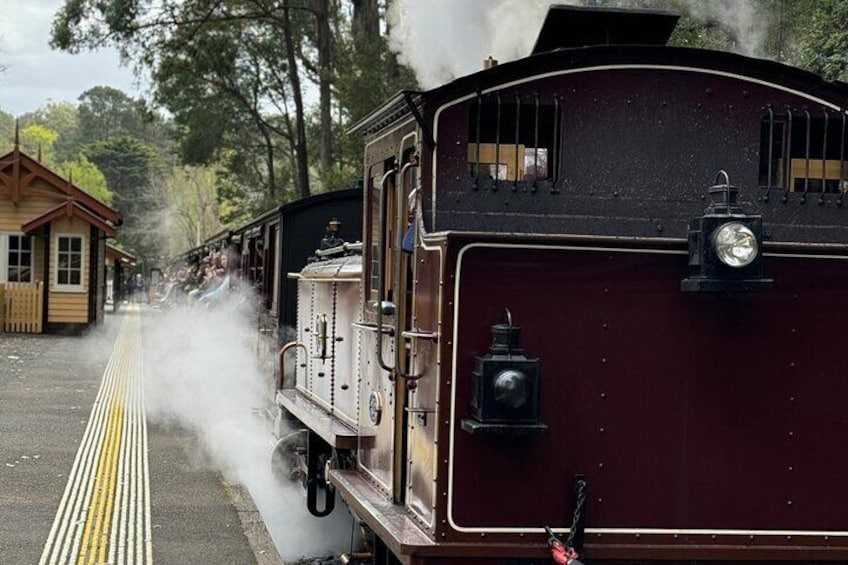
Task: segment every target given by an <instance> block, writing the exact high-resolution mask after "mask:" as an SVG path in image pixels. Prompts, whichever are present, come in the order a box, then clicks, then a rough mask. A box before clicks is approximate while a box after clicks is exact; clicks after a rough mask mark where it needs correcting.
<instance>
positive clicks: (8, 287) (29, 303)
mask: <svg viewBox="0 0 848 565" xmlns="http://www.w3.org/2000/svg"><path fill="white" fill-rule="evenodd" d="M43 304H44V283H43V282H41V281H36V282H34V283H20V282H7V283H0V328H2V330H3V331H4V332H9V333H32V334H40V333H41V319H42V314H43V308H42V305H43Z"/></svg>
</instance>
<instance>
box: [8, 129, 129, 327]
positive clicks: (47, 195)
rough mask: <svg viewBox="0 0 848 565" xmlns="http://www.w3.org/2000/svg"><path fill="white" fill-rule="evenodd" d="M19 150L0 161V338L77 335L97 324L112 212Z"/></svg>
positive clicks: (114, 219) (116, 217)
mask: <svg viewBox="0 0 848 565" xmlns="http://www.w3.org/2000/svg"><path fill="white" fill-rule="evenodd" d="M39 161H40V159H33V158H32V157H30V156H29V155H27V154H26V153H24V152H22V151H21V150H20V144H19V137H18V132H17V128H16V131H15V144H14V149H12V151H11V152H9V153H7V154H5V155H2V156H0V289H2V290H1V291H0V293H2V295H3V297H2V301H0V320H2V327H0V330H4V331H7V332H23V333H79V332H81V331H83V330H85V329H87V328H89V327H91V326H92V325H96V324H97V323H99V322H100V321H102V316H103V313H104V304H105V300H106V286H107V285H106V260H107V246H106V241H107V239H109V238H113V237H115V235H116V233H117V227H118V226H119V225H120V224H121V216H120V214H119V213H118V211H117V210H115V209H113V208H110V207H109V206H107V205H106V204H104V203H103V202H101V201H99V200H97V199H96V198H94V197H92V196H90V195H89V194H87V193H85V192H83V191H82V190H81V189H79V188H78V187H76V186H74V184H73V182H72V180H71V179H65V178H62V177H61V176H59V175H58V174H56V173H55V172H53V171H52V170H50V169H48V168H47V167H45V166H44V165H43V164H42V163H40V162H39Z"/></svg>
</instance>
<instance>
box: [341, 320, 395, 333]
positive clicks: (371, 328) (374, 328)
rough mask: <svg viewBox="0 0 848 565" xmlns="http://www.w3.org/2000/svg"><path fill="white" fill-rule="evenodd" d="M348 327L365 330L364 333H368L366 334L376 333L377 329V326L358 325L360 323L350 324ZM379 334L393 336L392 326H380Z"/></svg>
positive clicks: (393, 329)
mask: <svg viewBox="0 0 848 565" xmlns="http://www.w3.org/2000/svg"><path fill="white" fill-rule="evenodd" d="M350 325H351V326H352V327H354V328H356V329H359V330H365V331H368V332H376V331H377V328H378V326H377V324H366V323H360V322H351V324H350ZM381 333H384V334H386V335H390V336H393V335H395V328H394V326H382V331H381Z"/></svg>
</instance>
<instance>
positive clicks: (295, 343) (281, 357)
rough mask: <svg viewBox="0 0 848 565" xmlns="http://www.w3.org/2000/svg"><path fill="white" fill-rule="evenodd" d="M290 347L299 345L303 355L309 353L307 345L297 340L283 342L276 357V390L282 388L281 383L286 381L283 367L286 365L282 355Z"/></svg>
mask: <svg viewBox="0 0 848 565" xmlns="http://www.w3.org/2000/svg"><path fill="white" fill-rule="evenodd" d="M292 347H300V348H302V349H303V353H304V354H305V355H307V356H308V355H309V349H307V347H306V346H305V345H304V344H302V343H300V342H299V341H290V342H288V343H287V344H285V345H284V346H283V347H282V348H280V353H279V354H278V359H279V363H280V374H279V377H278V378H277V390H283V384H284V383H285V382H286V377H285V374H286V370H285V367H286V365H285V363H284V360H283V357H284V356H285V354H286V352H287V351H288V350H289V349H291V348H292Z"/></svg>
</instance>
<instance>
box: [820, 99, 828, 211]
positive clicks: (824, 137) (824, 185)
mask: <svg viewBox="0 0 848 565" xmlns="http://www.w3.org/2000/svg"><path fill="white" fill-rule="evenodd" d="M829 126H830V116H829V115H828V114H827V108H824V134H822V164H821V168H822V170H821V192H820V193H819V205H822V204H824V193H825V191H826V189H827V171H826V168H827V129H828V127H829Z"/></svg>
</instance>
